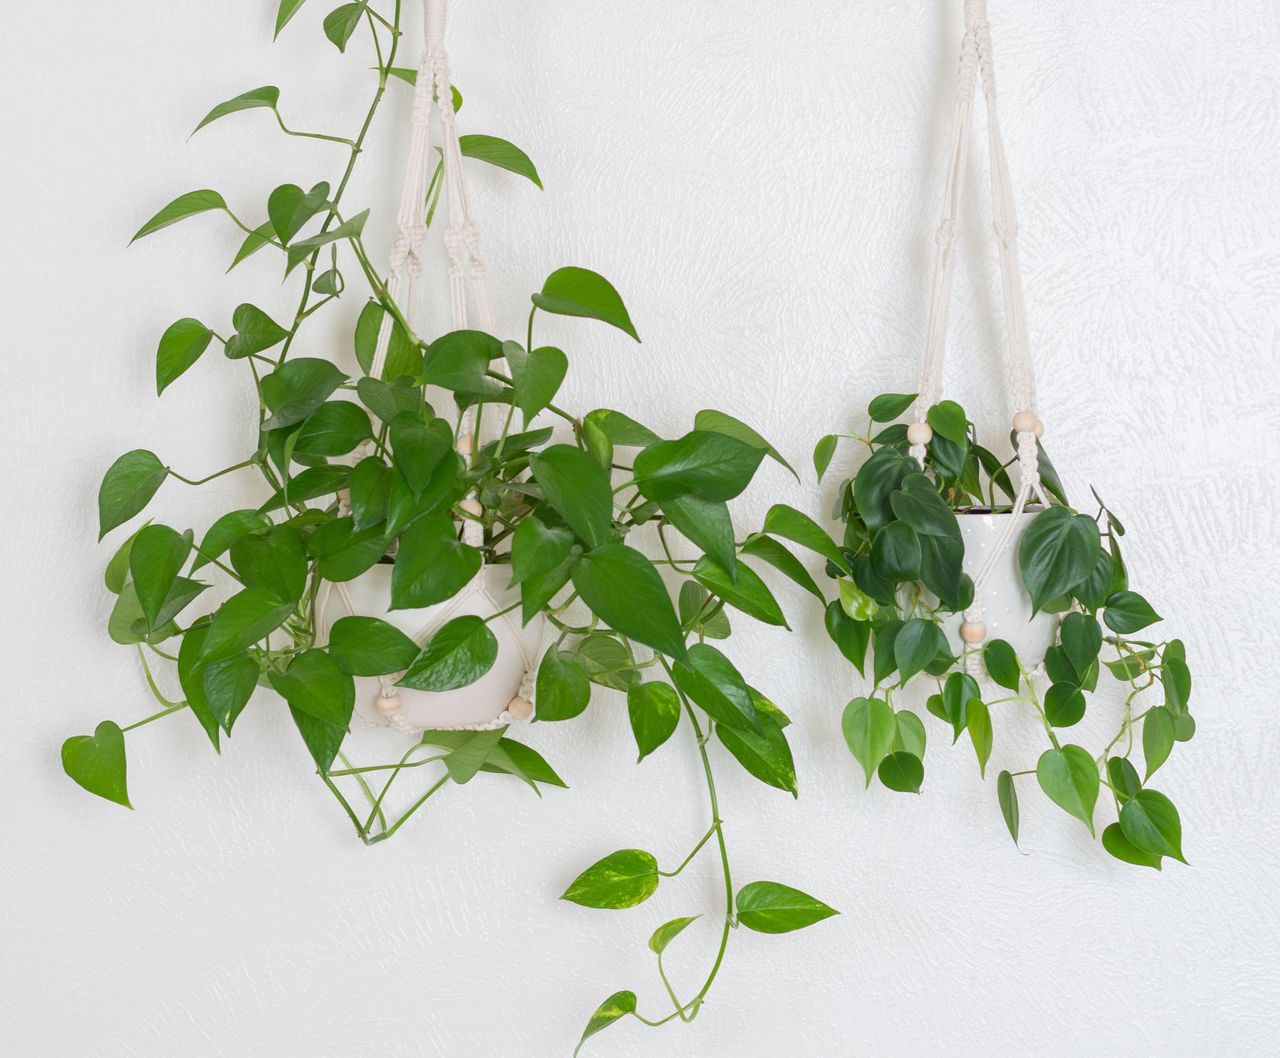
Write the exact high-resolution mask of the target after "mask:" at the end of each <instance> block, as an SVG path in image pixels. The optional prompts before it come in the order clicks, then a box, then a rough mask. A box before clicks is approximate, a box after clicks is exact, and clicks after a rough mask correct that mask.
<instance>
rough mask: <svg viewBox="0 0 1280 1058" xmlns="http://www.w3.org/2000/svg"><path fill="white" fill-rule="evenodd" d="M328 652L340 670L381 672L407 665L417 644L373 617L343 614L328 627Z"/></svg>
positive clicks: (360, 673) (356, 673)
mask: <svg viewBox="0 0 1280 1058" xmlns="http://www.w3.org/2000/svg"><path fill="white" fill-rule="evenodd" d="M329 653H330V655H331V656H332V657H333V660H334V661H336V662H337V663H338V666H339V668H341V669H342V671H343V672H349V673H350V674H351V675H353V676H385V675H387V674H388V673H391V672H403V671H404V670H405V669H407V668H408V667H409V666H410V665H411V664H412V663H413V659H414V658H416V657H417V656H418V644H417V643H415V642H414V641H413V640H412V639H410V638H409V637H408V636H407V635H405V634H404V633H403V632H402V631H400V629H398V628H397V627H396V626H395V625H393V624H388V623H387V622H386V621H381V620H379V619H378V618H376V617H343V618H340V619H339V620H337V621H335V622H334V625H333V627H332V628H331V629H330V630H329Z"/></svg>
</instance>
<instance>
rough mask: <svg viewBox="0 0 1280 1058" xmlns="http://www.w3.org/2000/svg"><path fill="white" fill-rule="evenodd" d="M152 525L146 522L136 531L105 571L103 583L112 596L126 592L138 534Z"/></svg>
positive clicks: (112, 558)
mask: <svg viewBox="0 0 1280 1058" xmlns="http://www.w3.org/2000/svg"><path fill="white" fill-rule="evenodd" d="M150 524H151V523H150V522H144V523H143V524H142V526H141V527H140V528H138V529H135V530H134V532H133V535H132V536H130V537H129V538H128V539H126V540H125V542H124V543H123V544H121V545H120V546H119V547H118V548H116V553H115V554H114V555H112V556H111V561H110V562H108V563H107V568H106V569H105V570H103V572H102V581H103V583H104V584H105V585H106V587H107V591H109V592H111V594H112V595H119V594H120V593H121V592H122V591H124V586H125V584H126V583H127V582H128V580H129V552H130V551H132V550H133V542H134V541H135V540H137V539H138V534H139V533H141V532H142V530H143V529H145V528H146V527H147V526H148V525H150Z"/></svg>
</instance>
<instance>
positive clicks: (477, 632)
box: [397, 614, 498, 691]
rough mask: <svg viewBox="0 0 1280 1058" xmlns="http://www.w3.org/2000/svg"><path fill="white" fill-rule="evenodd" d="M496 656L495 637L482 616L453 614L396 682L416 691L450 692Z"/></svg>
mask: <svg viewBox="0 0 1280 1058" xmlns="http://www.w3.org/2000/svg"><path fill="white" fill-rule="evenodd" d="M497 659H498V640H497V638H496V637H495V636H494V634H493V633H492V632H491V631H490V630H489V626H488V624H486V623H485V621H484V619H483V618H481V617H477V616H475V615H474V614H466V615H464V616H462V617H455V618H454V619H453V620H452V621H449V622H448V623H447V624H445V625H444V626H443V627H442V628H441V629H440V630H439V631H438V632H436V634H435V635H433V636H432V637H431V639H430V641H429V642H428V643H427V645H426V647H424V648H423V650H422V653H420V654H419V655H418V656H417V657H416V658H415V659H414V661H413V663H412V664H411V665H410V666H409V669H408V671H407V672H406V673H405V674H404V675H403V676H401V677H400V679H399V680H398V681H397V686H400V687H412V688H413V689H414V690H417V691H452V690H456V689H457V688H459V687H466V686H467V685H468V684H472V683H475V682H476V680H478V679H480V677H481V676H483V675H484V674H485V673H486V672H488V671H489V670H490V669H491V668H493V663H494V662H495V661H496V660H497Z"/></svg>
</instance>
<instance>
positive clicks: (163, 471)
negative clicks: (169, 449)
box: [98, 448, 169, 540]
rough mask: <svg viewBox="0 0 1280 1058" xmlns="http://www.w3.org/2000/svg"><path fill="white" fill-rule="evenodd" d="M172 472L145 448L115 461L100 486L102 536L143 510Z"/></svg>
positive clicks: (99, 508)
mask: <svg viewBox="0 0 1280 1058" xmlns="http://www.w3.org/2000/svg"><path fill="white" fill-rule="evenodd" d="M168 475H169V468H168V467H166V466H165V465H164V464H163V463H161V462H160V459H159V457H158V456H157V455H156V454H155V453H154V452H148V451H147V450H146V449H145V448H136V449H134V450H133V451H132V452H126V453H125V454H124V455H122V456H121V457H120V458H119V459H117V460H116V461H115V462H114V463H112V464H111V466H110V467H109V468H108V469H107V472H106V474H105V475H104V476H103V478H102V485H101V486H99V488H98V539H99V540H101V539H102V538H103V537H104V536H106V535H107V533H109V532H111V530H112V529H114V528H115V527H116V526H117V525H122V524H123V523H125V522H127V521H128V520H129V519H130V518H132V517H133V516H134V515H135V514H137V513H138V512H139V511H141V510H142V508H143V507H145V506H146V505H147V504H148V503H149V502H150V501H151V497H152V496H154V495H155V494H156V490H157V489H159V488H160V486H161V485H162V484H164V479H165V478H166V477H168Z"/></svg>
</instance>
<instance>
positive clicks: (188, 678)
mask: <svg viewBox="0 0 1280 1058" xmlns="http://www.w3.org/2000/svg"><path fill="white" fill-rule="evenodd" d="M208 634H209V626H208V625H207V624H197V625H194V626H193V627H191V628H189V629H187V631H186V633H185V634H184V635H183V637H182V644H181V646H179V648H178V665H177V668H178V684H179V686H181V688H182V693H183V694H184V695H186V697H187V705H188V707H189V708H190V710H191V714H192V715H193V716H194V717H195V718H196V720H197V721H199V723H200V726H201V727H202V728H204V732H205V734H206V735H207V736H208V737H209V741H210V742H211V743H212V744H213V748H214V749H215V750H217V749H219V743H220V741H221V740H220V738H219V732H220V730H221V729H222V728H223V727H226V728H228V729H229V728H230V725H231V723H232V721H234V720H235V717H236V716H237V715H239V711H238V710H237V709H235V705H236V703H235V702H234V701H232V700H231V698H230V695H229V694H228V693H227V687H225V686H223V684H222V681H221V680H218V679H215V681H214V682H215V684H217V685H218V686H219V687H220V688H221V689H222V691H223V693H222V695H221V698H220V700H219V706H220V708H222V709H223V711H224V713H223V718H220V717H219V716H218V715H216V714H215V713H214V711H213V706H212V705H211V704H210V702H209V699H208V696H207V695H206V694H205V689H204V677H205V674H206V671H208V670H209V669H210V668H212V669H218V668H220V667H221V666H223V665H227V666H230V670H231V672H232V673H233V674H234V673H235V672H237V671H239V664H238V662H239V661H240V660H242V659H243V660H245V661H249V663H250V664H252V665H253V669H254V684H255V685H256V684H257V677H258V666H257V664H256V663H255V662H253V661H251V660H250V659H249V658H248V657H247V656H246V655H243V654H241V655H237V656H236V657H232V658H226V659H224V660H223V661H220V662H217V663H215V664H214V665H213V666H211V667H206V666H205V665H203V664H202V663H201V661H200V657H201V655H202V654H203V653H204V644H205V639H206V638H207V637H208ZM249 693H250V694H252V693H253V689H252V688H250V691H249ZM245 701H246V702H247V701H248V698H247V696H246V698H245ZM243 708H244V704H243V703H240V709H243Z"/></svg>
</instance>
